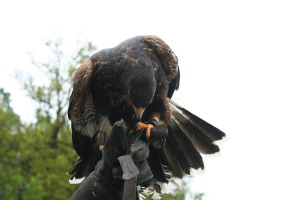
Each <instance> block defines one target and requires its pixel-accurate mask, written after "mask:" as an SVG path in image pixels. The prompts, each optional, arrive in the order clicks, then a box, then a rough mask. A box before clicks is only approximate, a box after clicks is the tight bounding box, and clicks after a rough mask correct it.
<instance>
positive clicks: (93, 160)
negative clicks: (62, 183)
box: [69, 146, 102, 180]
mask: <svg viewBox="0 0 300 200" xmlns="http://www.w3.org/2000/svg"><path fill="white" fill-rule="evenodd" d="M101 158H102V153H101V151H100V150H99V148H98V147H95V146H94V147H93V148H90V149H89V150H88V151H86V152H85V155H84V156H83V157H82V158H80V159H79V160H78V161H77V163H76V165H75V167H74V168H73V170H72V171H70V172H69V174H73V176H72V177H71V178H70V180H72V179H74V178H75V179H81V178H84V177H87V176H88V175H89V174H90V173H91V172H92V171H93V170H94V168H95V166H96V164H97V162H98V161H99V160H100V159H101ZM82 180H83V179H82Z"/></svg>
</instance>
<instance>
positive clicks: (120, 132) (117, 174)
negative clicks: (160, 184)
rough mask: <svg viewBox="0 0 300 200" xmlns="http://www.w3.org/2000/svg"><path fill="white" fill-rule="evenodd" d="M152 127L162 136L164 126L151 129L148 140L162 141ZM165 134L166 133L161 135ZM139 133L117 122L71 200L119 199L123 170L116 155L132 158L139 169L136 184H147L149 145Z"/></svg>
mask: <svg viewBox="0 0 300 200" xmlns="http://www.w3.org/2000/svg"><path fill="white" fill-rule="evenodd" d="M155 130H156V132H161V133H162V134H163V135H164V133H165V132H166V130H167V129H166V127H165V128H161V127H158V128H155V129H153V137H152V136H151V142H153V141H155V138H157V140H161V137H162V136H161V135H160V134H158V133H155ZM151 133H152V131H151ZM166 134H167V132H166V133H165V136H164V137H166ZM141 135H143V131H141V132H139V133H138V132H136V133H131V134H129V133H128V131H127V127H126V125H125V123H124V121H123V120H121V121H118V122H116V123H115V124H114V125H113V127H112V131H111V134H110V136H109V137H108V139H107V141H106V143H105V147H104V148H103V150H102V159H101V160H100V161H99V162H98V163H97V165H96V167H95V170H94V171H93V172H92V173H90V175H89V176H88V177H87V178H86V179H85V180H84V182H83V183H82V184H81V185H80V187H79V188H78V189H77V191H76V192H75V193H74V194H73V195H72V197H71V198H70V200H96V199H97V200H121V199H122V196H123V189H124V180H123V179H122V176H123V175H124V170H122V169H121V167H120V163H119V160H118V158H119V159H120V158H121V157H123V156H124V155H126V154H128V155H129V156H130V157H131V159H132V161H133V162H134V163H135V165H136V166H137V168H138V171H139V174H138V177H137V183H138V184H143V185H145V184H144V183H146V185H147V183H148V182H149V181H150V180H152V177H153V175H152V172H151V170H150V167H149V165H148V163H147V157H148V155H149V148H148V144H147V143H146V141H145V140H141V139H140V136H141ZM131 159H130V160H131ZM133 162H132V163H133ZM134 167H135V166H133V168H134ZM129 170H131V169H129ZM136 198H137V199H138V195H137V197H136Z"/></svg>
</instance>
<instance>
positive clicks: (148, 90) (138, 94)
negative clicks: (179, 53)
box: [128, 67, 156, 121]
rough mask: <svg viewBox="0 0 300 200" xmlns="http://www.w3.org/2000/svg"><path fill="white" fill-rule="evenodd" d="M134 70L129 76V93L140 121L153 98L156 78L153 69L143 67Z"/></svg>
mask: <svg viewBox="0 0 300 200" xmlns="http://www.w3.org/2000/svg"><path fill="white" fill-rule="evenodd" d="M133 71H134V73H132V74H131V76H130V77H129V82H128V95H129V101H130V104H131V106H132V108H133V111H134V112H135V116H136V119H137V120H138V121H140V120H141V118H142V115H143V113H144V111H145V109H146V108H147V106H149V104H150V103H151V102H152V100H153V97H154V94H155V90H156V80H155V75H154V72H153V70H152V69H149V68H142V67H141V68H135V70H133Z"/></svg>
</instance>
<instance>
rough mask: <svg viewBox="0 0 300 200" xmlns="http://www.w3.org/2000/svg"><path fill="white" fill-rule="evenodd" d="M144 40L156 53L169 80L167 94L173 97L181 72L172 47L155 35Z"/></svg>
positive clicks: (147, 36)
mask: <svg viewBox="0 0 300 200" xmlns="http://www.w3.org/2000/svg"><path fill="white" fill-rule="evenodd" d="M144 41H145V43H146V44H148V45H149V46H150V47H151V48H152V49H153V50H154V51H155V53H156V55H157V57H158V59H159V61H160V62H161V64H162V67H163V69H164V71H165V73H166V76H167V79H168V81H169V90H168V94H167V96H168V97H169V98H171V97H172V95H173V93H174V91H175V90H177V89H178V87H179V81H180V73H179V67H178V59H177V56H176V55H175V53H174V52H173V51H172V49H171V48H170V47H169V45H167V44H166V43H165V42H164V41H163V40H162V39H160V38H159V37H157V36H154V35H146V36H144Z"/></svg>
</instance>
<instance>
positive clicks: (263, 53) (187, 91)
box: [0, 0, 300, 200]
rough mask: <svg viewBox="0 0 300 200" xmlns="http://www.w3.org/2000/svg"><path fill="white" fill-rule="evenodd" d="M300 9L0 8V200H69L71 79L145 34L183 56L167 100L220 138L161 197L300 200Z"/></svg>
mask: <svg viewBox="0 0 300 200" xmlns="http://www.w3.org/2000/svg"><path fill="white" fill-rule="evenodd" d="M299 10H300V3H299V2H298V1H292V0H285V1H283V0H275V1H268V0H260V1H258V0H253V1H237V0H236V1H234V0H229V1H219V0H216V1H190V0H186V1H169V0H165V1H158V0H153V1H143V0H140V1H137V0H136V1H135V0H128V1H116V0H111V1H101V0H98V1H92V0H85V1H57V0H52V1H35V0H27V1H21V0H11V1H2V2H1V3H0V24H1V31H0V56H1V66H0V199H5V200H8V199H9V200H14V199H17V200H27V199H31V200H34V199H45V200H47V199H51V200H60V199H68V198H69V197H70V196H71V195H72V194H73V192H74V191H75V190H76V188H77V187H78V185H70V184H69V182H68V178H69V175H67V172H68V171H69V170H71V169H72V167H73V166H74V164H75V162H76V160H77V159H78V158H77V155H76V153H75V151H74V150H73V147H72V143H71V133H70V129H69V122H68V119H67V116H66V110H67V106H68V98H69V95H70V86H71V76H72V73H73V72H74V70H75V69H76V67H78V66H79V65H80V63H81V62H82V61H83V60H85V59H87V58H88V57H89V56H91V55H92V54H93V53H95V52H97V51H99V50H101V49H103V48H110V47H113V46H115V45H117V44H118V43H120V42H122V41H123V40H125V39H128V38H131V37H134V36H136V35H144V34H153V35H157V36H159V37H161V38H162V39H163V40H164V41H165V42H166V43H167V44H169V46H170V47H171V48H172V49H173V51H174V52H175V53H176V55H177V57H178V58H179V64H180V70H181V85H180V88H179V91H178V92H176V94H175V95H174V100H175V101H176V102H178V103H179V104H181V105H182V106H184V107H185V108H187V109H188V110H190V111H191V112H193V113H194V114H196V115H198V116H199V117H201V118H202V119H204V120H206V121H208V122H209V123H211V124H213V125H214V126H216V127H218V128H219V129H221V130H223V131H224V132H225V133H226V134H227V137H226V139H225V140H223V141H220V142H218V144H219V145H220V148H221V152H220V153H218V154H217V155H210V156H204V163H205V170H204V171H194V172H193V175H192V176H191V177H186V178H185V180H184V181H183V182H180V184H179V185H178V184H176V183H174V184H173V190H171V195H164V196H163V197H162V198H163V199H202V200H240V199H243V200H248V199H249V200H253V199H262V200H263V199H272V200H279V199H280V200H281V199H289V200H296V199H297V200H298V199H300V194H299V192H298V187H299V184H300V181H299V180H300V172H299V169H300V161H299V153H300V149H299V139H300V136H299V135H300V128H299V125H300V123H299V121H300V105H299V102H300V94H299V87H300V78H299V69H300V56H299V55H300V37H299V35H300V12H299ZM150 196H151V195H150ZM174 196H175V197H174ZM147 198H149V197H147Z"/></svg>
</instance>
